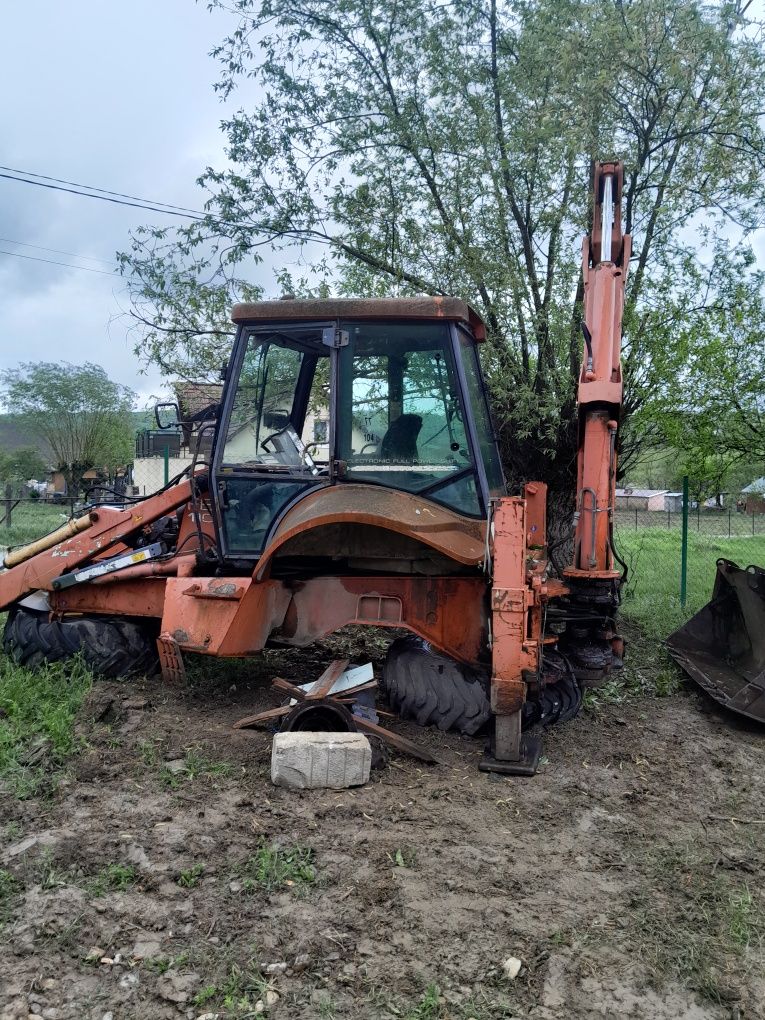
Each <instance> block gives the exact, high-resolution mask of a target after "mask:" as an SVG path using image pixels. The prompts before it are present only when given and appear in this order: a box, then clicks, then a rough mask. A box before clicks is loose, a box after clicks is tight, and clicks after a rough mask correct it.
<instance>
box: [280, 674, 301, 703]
mask: <svg viewBox="0 0 765 1020" xmlns="http://www.w3.org/2000/svg"><path fill="white" fill-rule="evenodd" d="M271 686H272V687H273V688H274V690H276V691H283V692H284V693H285V694H289V696H290V697H291V698H294V699H295V700H296V701H305V700H306V698H307V697H308V695H307V694H306V693H305V691H301V690H300V688H299V687H296V686H295V685H294V684H291V683H290V682H289V680H285V679H284V677H281V676H275V677H274V678H273V680H272V681H271Z"/></svg>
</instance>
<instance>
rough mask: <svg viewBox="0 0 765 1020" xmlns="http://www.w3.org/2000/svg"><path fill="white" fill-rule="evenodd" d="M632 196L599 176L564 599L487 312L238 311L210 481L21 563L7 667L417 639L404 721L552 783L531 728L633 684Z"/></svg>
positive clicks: (414, 306) (127, 671) (405, 686)
mask: <svg viewBox="0 0 765 1020" xmlns="http://www.w3.org/2000/svg"><path fill="white" fill-rule="evenodd" d="M622 178H623V168H622V165H621V164H619V163H601V164H597V165H596V167H595V171H594V191H595V198H594V218H593V228H592V233H591V235H590V237H589V238H587V239H585V242H584V248H583V273H584V285H585V286H584V295H585V296H584V327H583V332H584V338H585V343H584V357H583V363H582V368H581V374H580V377H579V382H578V397H579V435H580V440H579V452H578V473H577V483H576V494H575V499H576V514H575V522H576V524H575V535H574V554H573V560H572V562H571V565H570V566H569V568H568V569H567V570H565V571H564V574H563V576H562V577H553V576H552V574H551V570H550V567H549V564H548V559H547V554H546V538H545V514H546V487H545V485H544V484H543V483H541V482H535V481H529V482H528V483H527V484H526V485H525V487H524V491H523V493H522V495H518V496H507V495H506V494H505V493H506V488H505V482H504V479H503V474H502V467H501V464H500V459H499V455H498V451H497V445H496V441H495V437H494V434H493V431H492V427H491V421H490V415H489V409H488V404H487V399H486V392H485V389H484V385H483V381H482V377H481V371H480V367H479V360H478V350H477V348H478V345H479V344H480V343H481V342H482V341H483V340H484V337H485V329H484V324H483V322H482V321H481V320H480V318H479V317H478V316H477V315H476V314H475V312H473V310H472V309H470V308H469V307H468V306H467V305H465V304H464V303H463V302H462V301H460V300H457V299H453V298H442V297H415V298H402V299H380V300H377V299H374V300H355V299H351V300H309V301H304V300H283V301H274V302H263V303H258V304H240V305H237V306H236V307H235V308H234V310H233V316H232V317H233V320H234V322H235V323H236V324H237V334H236V340H235V343H234V347H233V352H232V356H231V359H230V362H229V364H228V366H227V369H226V374H225V383H224V386H223V389H222V396H221V401H220V405H219V407H217V408H215V412H214V416H213V417H214V421H212V420H211V421H208V422H202V423H201V426H200V427H201V429H202V431H207V432H208V433H211V434H212V445H211V452H210V454H209V457H208V458H207V460H206V461H205V462H204V463H202V462H201V461H199V462H197V463H195V464H193V465H192V466H191V467H190V468H189V470H188V472H187V473H186V474H185V475H184V476H183V477H178V478H176V479H174V480H173V481H172V482H171V483H169V484H168V485H166V486H165V487H164V488H163V489H161V490H160V491H159V492H157V493H156V494H154V495H153V496H150V497H148V498H143V499H135V500H134V501H133V502H130V503H129V504H128V505H126V506H124V507H113V506H104V505H102V506H91V507H90V508H88V509H87V511H86V512H84V513H83V515H82V516H80V517H78V518H77V519H75V520H73V521H71V522H70V523H69V524H68V525H66V526H65V528H64V529H59V531H57V532H55V533H53V534H52V535H49V536H47V538H44V539H41V540H40V541H38V542H36V543H33V544H32V545H30V546H27V547H24V548H21V549H17V550H13V551H11V552H10V553H9V554H8V555H7V556H6V558H5V568H6V569H5V570H4V571H3V572H1V573H0V609H9V610H10V611H9V615H8V620H7V623H6V628H5V636H4V644H5V649H6V651H7V652H8V653H9V654H10V655H12V656H14V657H15V658H16V659H17V660H18V661H19V662H22V663H25V664H27V665H30V666H34V665H36V664H37V663H40V662H42V661H44V660H51V659H59V658H63V657H66V656H69V655H72V654H74V653H76V652H81V653H82V654H83V655H84V656H85V658H86V659H87V660H88V662H89V663H90V664H91V665H92V667H93V668H94V669H95V670H96V671H97V672H100V673H102V674H105V675H107V676H112V677H116V676H129V675H131V674H135V673H143V672H147V671H151V670H152V669H153V668H155V667H156V665H157V664H158V665H159V666H160V668H161V671H162V675H163V677H164V678H165V680H166V681H168V682H173V681H175V682H177V681H179V680H180V679H181V678H182V676H183V653H184V652H194V653H202V654H204V655H219V656H250V655H255V654H257V653H258V652H259V651H260V650H261V649H263V648H265V647H266V646H267V645H272V644H281V645H294V646H304V645H307V644H309V643H311V642H312V641H314V640H316V639H317V638H320V637H322V636H324V635H327V634H330V633H332V632H333V631H335V630H337V629H338V628H341V627H344V626H346V625H348V624H363V625H367V626H375V627H388V628H397V629H405V630H407V631H409V632H410V636H408V637H405V638H399V639H398V640H396V641H394V642H393V644H392V645H391V648H390V651H389V654H388V659H387V664H386V668H385V676H384V686H385V688H386V693H387V696H388V699H389V701H390V702H391V704H392V706H393V707H394V708H396V709H397V710H398V711H399V712H400V713H401V714H403V715H405V716H409V717H413V718H416V719H417V720H418V721H419V722H420V723H437V724H438V725H439V726H441V727H442V728H448V727H456V728H458V729H461V730H462V731H463V732H467V733H475V732H478V731H479V730H480V729H481V728H482V727H485V728H486V729H487V730H488V731H489V732H490V735H491V743H490V747H489V749H488V751H487V755H486V757H485V758H484V760H483V762H482V766H481V767H482V768H484V769H486V770H494V771H500V772H505V773H509V774H531V773H533V772H534V771H535V769H536V765H537V760H538V757H539V742H538V740H536V739H532V738H531V737H530V735H529V734H528V733H524V732H523V731H524V729H529V728H530V726H531V724H534V723H540V722H541V723H543V724H544V723H550V722H554V721H556V720H561V719H565V718H569V717H570V716H572V715H574V714H575V713H576V711H577V710H578V708H579V705H580V703H581V687H582V686H583V685H585V684H588V683H590V684H591V683H597V682H598V681H599V680H601V679H602V678H603V677H605V676H607V675H608V674H610V673H611V671H613V670H615V669H618V668H620V666H621V663H622V654H623V642H622V640H621V638H620V637H619V635H618V633H617V629H616V625H615V622H614V614H615V611H616V609H617V606H618V604H619V588H620V571H619V569H618V568H617V564H616V562H615V553H614V548H613V540H612V517H613V507H614V493H615V480H616V435H617V427H618V421H619V414H620V407H621V402H622V378H621V366H620V342H621V318H622V307H623V297H624V283H625V276H626V273H627V268H628V266H629V256H630V238H629V237H628V236H625V235H624V234H623V233H622V228H621V196H622ZM317 407H326V408H328V412H329V418H328V420H329V434H328V455H327V457H326V459H320V458H319V457H318V455H317V456H316V458H314V457H313V456H312V454H311V446H306V445H305V444H304V442H303V439H302V438H301V436H302V435H303V433H304V430H305V425H306V421H307V419H308V418H309V416H310V414H311V413H312V411H313V410H315V409H316V408H317ZM167 411H168V405H165V407H164V409H163V410H161V411H159V412H158V413H161V414H166V413H167ZM163 424H167V423H166V422H163ZM198 445H200V446H204V444H198ZM572 498H573V494H572Z"/></svg>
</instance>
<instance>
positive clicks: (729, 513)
mask: <svg viewBox="0 0 765 1020" xmlns="http://www.w3.org/2000/svg"><path fill="white" fill-rule="evenodd" d="M730 515H731V509H730V507H728V538H730Z"/></svg>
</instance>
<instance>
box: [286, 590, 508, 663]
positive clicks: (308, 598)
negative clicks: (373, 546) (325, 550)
mask: <svg viewBox="0 0 765 1020" xmlns="http://www.w3.org/2000/svg"><path fill="white" fill-rule="evenodd" d="M486 596H487V586H486V582H485V581H484V580H483V579H482V578H453V577H407V576H405V575H394V576H392V577H317V578H313V579H312V580H310V581H306V582H304V583H301V584H300V585H298V586H296V588H295V590H294V592H293V595H292V601H291V603H290V606H289V609H288V610H287V613H286V615H285V617H284V622H283V624H282V626H281V627H280V628H279V630H278V631H276V633H275V636H276V637H278V638H279V640H281V641H284V642H287V643H289V644H293V645H297V646H299V647H304V646H305V645H309V644H311V643H312V642H313V641H316V640H317V639H318V638H321V637H324V636H325V635H327V634H331V633H332V632H333V631H335V630H339V629H340V628H341V627H345V626H348V625H349V624H364V625H367V626H378V627H404V628H406V629H407V630H410V631H412V632H413V633H414V634H418V635H419V636H420V637H421V638H424V640H426V641H428V642H429V643H430V644H432V645H433V646H434V647H435V648H437V649H439V650H440V651H442V652H444V653H445V654H447V655H449V656H451V657H452V658H454V659H457V660H458V661H460V662H465V663H469V664H474V663H477V662H480V661H481V658H482V657H483V654H484V652H485V648H486V644H487V638H488V626H487V598H486Z"/></svg>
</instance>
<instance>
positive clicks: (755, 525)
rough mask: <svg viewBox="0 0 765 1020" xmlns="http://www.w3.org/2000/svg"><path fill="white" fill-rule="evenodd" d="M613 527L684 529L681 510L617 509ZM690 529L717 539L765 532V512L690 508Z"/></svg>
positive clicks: (637, 529) (636, 529) (764, 533)
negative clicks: (753, 512) (751, 512)
mask: <svg viewBox="0 0 765 1020" xmlns="http://www.w3.org/2000/svg"><path fill="white" fill-rule="evenodd" d="M614 527H615V528H616V529H617V530H619V531H625V530H632V531H639V530H640V529H641V528H660V529H662V530H663V531H672V530H673V529H674V530H675V531H681V530H682V527H683V511H682V510H638V509H634V510H632V509H628V510H617V511H616V512H615V513H614ZM688 530H689V531H695V532H696V533H697V534H703V535H711V536H714V537H716V538H735V537H736V536H738V535H742V536H744V535H765V513H762V514H747V513H743V512H741V511H739V510H735V509H733V508H728V509H722V510H709V509H701V508H700V507H698V508H692V507H691V508H689V510H688Z"/></svg>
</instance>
